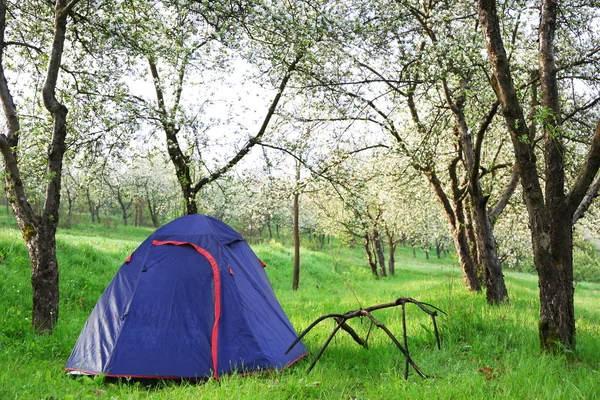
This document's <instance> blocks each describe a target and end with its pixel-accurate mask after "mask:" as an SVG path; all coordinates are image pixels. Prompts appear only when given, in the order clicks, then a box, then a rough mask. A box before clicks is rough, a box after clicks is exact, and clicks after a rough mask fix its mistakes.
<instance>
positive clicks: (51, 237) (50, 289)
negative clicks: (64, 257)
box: [23, 220, 60, 333]
mask: <svg viewBox="0 0 600 400" xmlns="http://www.w3.org/2000/svg"><path fill="white" fill-rule="evenodd" d="M34 232H35V233H34ZM55 234H56V223H55V222H51V221H49V220H46V221H45V222H44V221H40V224H39V225H38V228H37V229H35V228H31V227H30V226H29V227H26V228H25V230H24V232H23V236H24V237H25V243H26V246H27V251H28V253H29V259H30V260H31V286H32V289H33V310H32V323H33V327H34V328H35V330H36V331H37V332H46V333H52V329H53V328H54V325H55V324H56V321H57V320H58V303H59V299H60V293H59V283H58V261H57V259H56V238H55Z"/></svg>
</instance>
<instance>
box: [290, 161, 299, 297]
mask: <svg viewBox="0 0 600 400" xmlns="http://www.w3.org/2000/svg"><path fill="white" fill-rule="evenodd" d="M299 182H300V162H298V163H297V165H296V189H295V190H294V279H293V282H292V290H298V284H299V283H300V200H299V199H300V193H299V187H298V183H299Z"/></svg>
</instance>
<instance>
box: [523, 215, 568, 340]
mask: <svg viewBox="0 0 600 400" xmlns="http://www.w3.org/2000/svg"><path fill="white" fill-rule="evenodd" d="M550 220H551V222H550V223H545V224H536V226H533V227H532V232H533V235H532V239H533V257H534V261H535V265H536V269H537V272H538V275H539V288H540V321H539V326H538V328H539V336H540V345H541V347H542V348H543V349H545V350H553V349H556V345H557V343H559V342H560V343H562V344H563V345H565V347H567V348H574V347H575V309H574V288H573V255H572V251H573V235H572V227H571V221H570V219H568V218H565V217H564V214H563V215H553V216H551V217H550ZM538 221H539V220H538ZM540 222H542V221H540Z"/></svg>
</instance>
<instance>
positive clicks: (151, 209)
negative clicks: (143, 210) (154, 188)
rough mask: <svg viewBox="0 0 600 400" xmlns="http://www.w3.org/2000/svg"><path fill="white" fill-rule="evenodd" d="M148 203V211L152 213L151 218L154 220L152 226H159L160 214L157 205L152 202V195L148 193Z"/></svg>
mask: <svg viewBox="0 0 600 400" xmlns="http://www.w3.org/2000/svg"><path fill="white" fill-rule="evenodd" d="M146 203H147V204H148V212H149V213H150V219H151V220H152V226H153V227H155V228H158V215H157V213H156V205H153V204H152V201H151V199H150V196H149V195H148V193H146Z"/></svg>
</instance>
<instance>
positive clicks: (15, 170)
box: [0, 0, 79, 333]
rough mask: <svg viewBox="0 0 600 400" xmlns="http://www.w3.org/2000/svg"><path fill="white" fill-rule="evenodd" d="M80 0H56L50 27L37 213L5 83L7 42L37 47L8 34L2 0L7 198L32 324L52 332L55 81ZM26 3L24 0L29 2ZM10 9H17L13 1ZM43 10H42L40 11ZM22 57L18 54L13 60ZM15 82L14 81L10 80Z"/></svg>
mask: <svg viewBox="0 0 600 400" xmlns="http://www.w3.org/2000/svg"><path fill="white" fill-rule="evenodd" d="M77 3H79V0H70V1H67V0H56V2H55V4H54V13H53V14H54V28H53V35H52V44H51V51H50V52H49V54H48V64H47V67H46V70H45V78H44V84H43V87H42V89H41V95H42V99H43V104H44V107H45V109H46V111H47V112H48V113H49V115H50V117H51V118H52V123H53V128H52V133H51V134H50V135H49V136H50V137H49V141H48V147H47V154H48V158H47V160H46V183H45V200H44V205H43V209H42V210H41V212H40V213H39V214H36V213H35V212H34V210H33V209H32V207H31V205H30V203H29V202H28V199H27V195H26V191H25V186H24V182H23V178H24V177H23V176H22V174H21V170H20V167H19V140H20V137H21V135H22V134H23V132H22V131H21V116H20V113H19V108H18V107H17V105H16V103H15V101H14V99H13V95H12V94H11V90H10V87H9V82H10V81H11V79H10V77H9V76H8V75H7V72H8V70H7V66H9V65H10V64H11V63H12V61H11V62H10V63H9V62H8V61H7V56H9V54H10V53H9V51H8V50H9V46H23V47H27V48H29V49H34V50H35V51H38V50H39V49H38V48H37V47H36V46H34V45H29V44H27V43H23V42H20V38H19V36H16V37H14V38H8V37H7V36H6V35H7V33H9V34H14V33H16V32H18V31H19V29H18V28H17V27H16V26H13V25H12V24H18V23H19V21H18V20H14V19H10V18H7V11H8V9H9V7H10V6H12V4H10V3H9V2H8V1H7V0H1V1H0V99H1V100H2V105H3V110H4V115H5V117H6V121H7V131H6V133H2V134H0V151H1V152H2V158H3V162H4V171H5V188H6V196H7V198H8V199H9V201H10V203H11V207H12V210H13V213H14V215H15V217H16V219H17V223H18V225H19V229H20V230H21V232H22V234H23V239H24V240H25V244H26V246H27V251H28V253H29V258H30V260H31V270H32V274H31V285H32V288H33V310H32V324H33V327H34V329H35V330H36V331H37V332H47V333H52V330H53V328H54V325H55V324H56V321H57V320H58V303H59V297H60V294H59V283H58V282H59V277H58V261H57V259H56V228H57V226H58V210H59V206H60V189H61V181H62V162H63V157H64V154H65V151H66V146H65V140H66V137H67V113H68V109H67V107H66V106H65V105H64V104H63V103H61V101H60V100H59V99H58V98H57V93H56V91H57V82H58V77H59V73H60V68H61V65H62V63H61V61H62V57H63V52H64V45H65V40H66V34H67V24H68V20H69V15H70V13H71V11H72V10H73V8H74V7H75V6H76V5H77ZM27 5H29V4H26V5H23V6H27ZM37 5H38V6H39V7H40V8H39V9H38V11H39V12H42V13H45V12H47V8H46V7H45V5H43V4H37ZM11 11H14V14H11V16H12V15H17V14H19V11H20V10H18V9H17V8H16V7H15V9H14V10H11ZM44 16H45V15H44ZM19 61H22V59H21V60H18V61H17V62H19ZM13 83H14V82H13Z"/></svg>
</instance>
